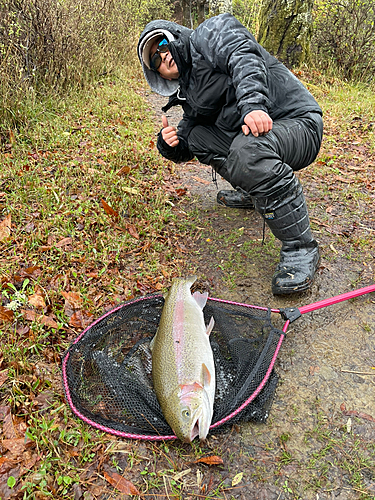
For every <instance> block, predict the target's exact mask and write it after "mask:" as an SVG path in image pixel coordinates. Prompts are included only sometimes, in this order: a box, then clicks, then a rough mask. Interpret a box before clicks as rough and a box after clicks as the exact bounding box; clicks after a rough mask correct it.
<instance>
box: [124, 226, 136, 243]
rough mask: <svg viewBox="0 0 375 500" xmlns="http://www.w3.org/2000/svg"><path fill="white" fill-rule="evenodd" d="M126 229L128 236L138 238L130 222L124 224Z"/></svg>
mask: <svg viewBox="0 0 375 500" xmlns="http://www.w3.org/2000/svg"><path fill="white" fill-rule="evenodd" d="M126 229H127V230H128V232H129V234H130V236H133V238H135V239H136V240H139V234H138V233H137V230H136V229H135V227H134V226H133V225H132V224H126Z"/></svg>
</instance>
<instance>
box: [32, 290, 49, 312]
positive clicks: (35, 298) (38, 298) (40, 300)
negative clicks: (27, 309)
mask: <svg viewBox="0 0 375 500" xmlns="http://www.w3.org/2000/svg"><path fill="white" fill-rule="evenodd" d="M28 303H29V304H30V305H31V306H34V307H36V308H39V309H44V308H45V307H46V302H45V300H44V297H43V295H41V293H38V292H37V293H34V295H30V297H29V299H28Z"/></svg>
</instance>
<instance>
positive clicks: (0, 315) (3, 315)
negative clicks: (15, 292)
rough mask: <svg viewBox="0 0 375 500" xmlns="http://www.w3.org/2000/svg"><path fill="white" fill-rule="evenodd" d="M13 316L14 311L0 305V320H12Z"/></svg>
mask: <svg viewBox="0 0 375 500" xmlns="http://www.w3.org/2000/svg"><path fill="white" fill-rule="evenodd" d="M13 318H14V312H13V311H11V310H10V309H7V308H6V307H3V306H0V321H9V322H12V321H13Z"/></svg>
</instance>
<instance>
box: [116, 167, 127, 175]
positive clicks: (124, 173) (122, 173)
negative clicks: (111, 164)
mask: <svg viewBox="0 0 375 500" xmlns="http://www.w3.org/2000/svg"><path fill="white" fill-rule="evenodd" d="M129 173H130V167H129V166H128V165H124V166H123V167H121V168H120V170H119V171H118V172H116V175H126V174H129Z"/></svg>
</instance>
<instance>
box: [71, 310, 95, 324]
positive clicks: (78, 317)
mask: <svg viewBox="0 0 375 500" xmlns="http://www.w3.org/2000/svg"><path fill="white" fill-rule="evenodd" d="M93 316H94V315H93V314H91V313H89V312H87V311H83V310H80V311H76V312H75V313H74V314H73V315H72V316H71V318H70V320H69V325H70V326H72V327H73V328H81V329H84V328H86V326H89V325H90V324H91V323H92V320H93Z"/></svg>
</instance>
